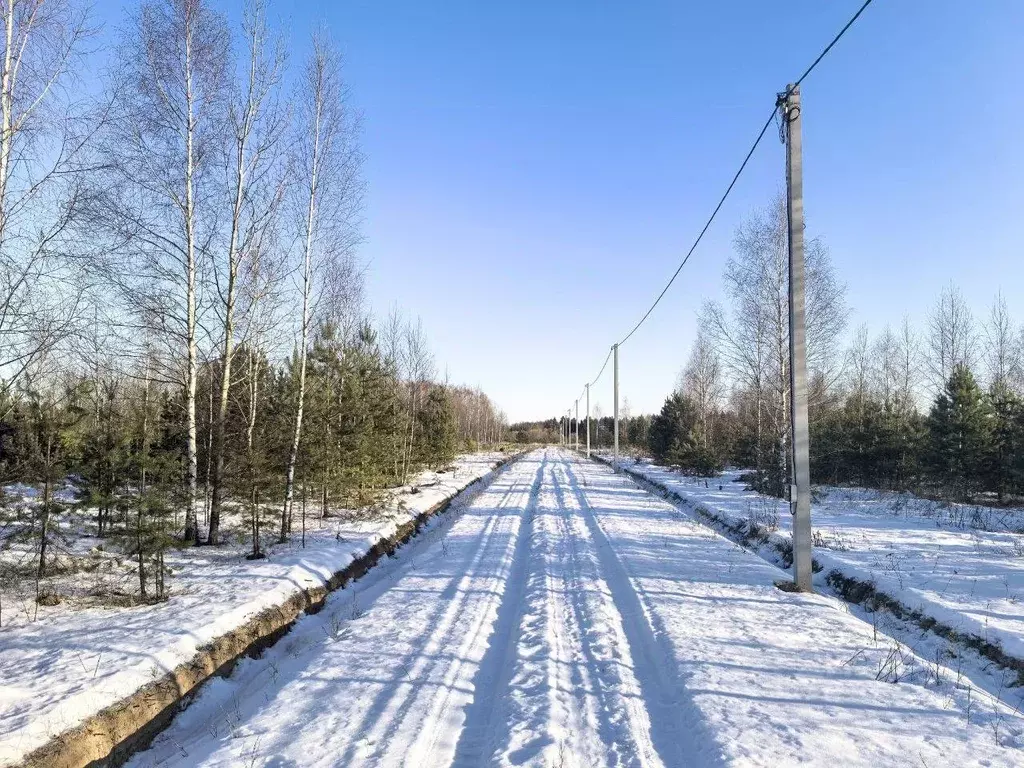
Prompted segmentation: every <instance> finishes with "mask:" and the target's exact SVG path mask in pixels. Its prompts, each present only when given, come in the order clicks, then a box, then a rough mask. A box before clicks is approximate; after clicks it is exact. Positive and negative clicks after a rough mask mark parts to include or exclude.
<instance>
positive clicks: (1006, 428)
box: [987, 382, 1024, 501]
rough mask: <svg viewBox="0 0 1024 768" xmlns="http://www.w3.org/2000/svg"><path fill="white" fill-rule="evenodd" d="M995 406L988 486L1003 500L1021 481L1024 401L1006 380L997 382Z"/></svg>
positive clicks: (991, 395)
mask: <svg viewBox="0 0 1024 768" xmlns="http://www.w3.org/2000/svg"><path fill="white" fill-rule="evenodd" d="M988 399H989V402H990V403H991V409H992V430H991V444H990V448H989V456H988V478H987V479H988V483H987V485H988V487H989V489H991V490H994V491H995V492H996V494H997V496H998V497H999V501H1003V500H1004V499H1005V498H1006V495H1007V494H1008V493H1012V492H1014V491H1016V490H1017V489H1018V488H1019V487H1020V484H1021V477H1022V470H1024V466H1022V463H1024V462H1022V459H1024V403H1022V401H1021V398H1020V396H1019V395H1017V394H1016V393H1015V392H1013V390H1011V389H1010V388H1009V387H1008V386H1007V385H1006V384H1005V383H1002V382H996V383H995V384H993V385H992V387H991V389H990V390H989V396H988Z"/></svg>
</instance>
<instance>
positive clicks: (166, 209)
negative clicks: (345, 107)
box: [93, 0, 230, 542]
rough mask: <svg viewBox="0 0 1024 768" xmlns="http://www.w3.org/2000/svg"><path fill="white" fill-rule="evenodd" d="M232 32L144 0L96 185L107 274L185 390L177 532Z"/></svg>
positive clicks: (197, 13) (129, 34)
mask: <svg viewBox="0 0 1024 768" xmlns="http://www.w3.org/2000/svg"><path fill="white" fill-rule="evenodd" d="M228 40H229V37H228V33H227V27H226V24H225V22H224V20H223V18H222V17H221V16H220V15H219V14H217V13H215V12H214V11H212V10H211V9H210V8H209V6H208V5H207V4H206V3H205V2H204V0H148V1H147V2H144V3H143V4H142V5H141V6H140V7H139V9H138V11H137V12H136V13H135V15H134V16H133V17H132V20H131V23H130V25H129V26H128V28H127V31H126V33H125V34H124V35H123V36H122V39H121V41H120V44H119V46H118V49H117V54H116V67H115V70H114V76H113V82H112V86H111V87H112V94H113V109H112V114H111V118H110V123H111V125H110V130H109V131H107V132H106V134H105V141H104V144H103V160H104V167H105V168H106V170H107V173H106V175H105V177H104V178H103V179H102V181H101V185H102V191H101V192H100V193H98V194H97V196H96V200H95V206H94V209H93V213H94V215H95V217H96V218H97V219H98V220H100V221H102V222H103V223H104V224H105V225H106V227H107V229H108V231H109V232H110V233H111V236H112V243H111V246H112V247H111V255H112V256H113V257H114V258H113V259H112V260H111V261H108V262H107V273H106V274H107V276H108V277H109V278H110V279H111V282H112V283H113V284H115V285H116V286H117V287H118V288H119V289H120V296H121V297H122V299H123V300H124V301H125V303H126V305H127V307H128V309H129V311H130V312H131V314H132V316H133V317H134V318H135V326H136V327H135V328H130V329H129V330H130V331H133V332H134V331H135V330H136V329H137V328H141V327H144V326H147V325H153V326H155V327H156V328H157V329H158V330H159V335H160V337H161V339H162V341H163V343H164V345H165V347H166V350H167V359H168V360H169V361H170V362H171V364H172V367H171V369H170V370H168V371H166V372H165V374H164V375H165V377H166V378H167V379H168V380H170V381H173V382H175V383H176V384H178V385H179V386H181V387H182V390H183V400H184V407H185V421H186V432H187V447H186V459H185V477H186V481H185V482H186V509H185V530H184V538H185V540H186V541H193V542H198V541H199V526H198V521H197V517H196V496H197V475H198V464H197V425H196V390H197V379H198V370H199V343H200V336H201V328H200V312H201V310H202V306H201V304H202V301H203V298H204V292H203V287H204V285H203V283H204V275H203V274H202V272H201V270H202V265H203V263H205V262H206V259H203V258H201V257H202V256H204V255H206V254H208V253H209V251H210V249H211V244H212V242H213V239H214V236H215V228H214V215H215V214H214V211H213V210H212V209H213V207H214V205H215V198H214V196H213V195H212V193H211V189H210V186H211V177H212V172H213V170H214V169H215V167H216V165H215V160H216V159H217V156H218V154H219V152H220V151H222V149H223V135H222V133H221V131H222V129H223V126H224V96H225V94H224V78H225V74H226V70H227V64H228V58H229V53H230V50H229V45H228V43H227V41H228Z"/></svg>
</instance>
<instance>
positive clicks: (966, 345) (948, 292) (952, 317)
mask: <svg viewBox="0 0 1024 768" xmlns="http://www.w3.org/2000/svg"><path fill="white" fill-rule="evenodd" d="M976 336H977V334H976V332H975V327H974V317H973V315H972V314H971V310H970V307H968V306H967V302H965V301H964V297H963V294H961V293H960V289H959V288H957V287H956V286H954V285H953V284H952V283H951V284H950V285H948V286H946V287H945V288H943V289H942V293H941V295H940V296H939V300H938V302H937V303H936V305H935V308H934V309H933V310H932V314H931V316H930V317H929V318H928V352H929V354H928V373H929V377H930V379H931V382H930V383H931V386H932V390H933V391H934V392H935V393H936V394H941V393H942V392H944V391H945V389H946V385H947V383H948V382H949V377H950V376H952V375H953V371H954V369H955V368H956V367H957V366H963V367H965V368H968V369H970V368H971V367H972V364H973V363H974V344H975V341H976Z"/></svg>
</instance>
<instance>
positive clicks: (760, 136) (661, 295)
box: [584, 0, 872, 390]
mask: <svg viewBox="0 0 1024 768" xmlns="http://www.w3.org/2000/svg"><path fill="white" fill-rule="evenodd" d="M871 2H872V0H864V3H863V4H862V5H861V6H860V8H858V9H857V12H856V13H855V14H853V16H851V17H850V20H849V21H847V22H846V24H845V25H843V28H842V29H840V30H839V32H838V33H837V34H836V36H835V37H833V38H832V41H831V42H830V43H829V44H828V45H826V46H825V48H824V49H823V50H822V52H821V53H819V54H818V57H817V58H816V59H815V60H814V61H812V62H811V65H810V66H809V67H807V69H805V70H804V72H803V74H802V75H800V77H799V78H798V79H797V81H796V82H795V83H793V84H792V85H790V86H789V87H787V88H786V90H785V92H784V93H782V94H779V98H778V100H777V102H776V105H775V106H774V107H773V108H772V111H771V114H769V115H768V119H767V120H765V123H764V125H763V126H761V130H760V132H759V133H758V134H757V138H756V139H754V143H753V144H752V145H751V147H750V149H749V150H748V151H747V154H746V156H745V157H744V158H743V162H742V163H740V167H739V169H738V170H737V171H736V173H735V174H734V175H733V177H732V180H731V181H730V182H729V186H728V187H726V189H725V193H724V194H723V195H722V197H721V198H719V200H718V204H717V205H716V206H715V209H714V210H713V211H712V212H711V216H710V217H709V218H708V220H707V221H706V222H705V223H704V227H703V228H702V229H701V231H700V233H699V234H698V235H697V239H696V240H694V241H693V245H691V246H690V250H688V251H687V252H686V255H685V256H684V257H683V260H682V261H681V262H680V263H679V266H678V267H676V271H675V272H673V273H672V277H670V278H669V281H668V282H667V283H666V284H665V287H664V288H662V289H661V293H659V294H658V296H657V297H656V298H655V299H654V303H653V304H651V306H650V307H649V308H648V309H647V311H646V312H645V313H644V315H643V317H641V318H640V321H639V322H638V323H637V324H636V325H634V326H633V328H632V329H631V330H630V332H629V333H627V334H626V335H625V336H624V337H623V338H622V340H621V341H620V342H619V343H618V345H616V346H622V345H623V344H625V343H626V342H627V341H629V339H630V338H631V337H632V336H633V334H634V333H636V332H637V331H638V330H639V329H640V326H642V325H643V324H644V322H646V320H647V318H648V317H650V316H651V313H652V312H653V311H654V309H655V308H656V307H657V306H658V304H659V303H660V302H661V300H662V299H663V298H664V297H665V294H666V293H668V289H669V288H671V287H672V283H674V282H675V280H676V278H677V277H679V273H680V272H682V270H683V267H684V266H686V262H687V261H689V260H690V256H692V255H693V252H694V251H695V250H696V249H697V246H698V245H700V242H701V240H702V239H703V238H704V235H705V234H706V233H707V231H708V229H709V228H710V227H711V225H712V223H714V221H715V217H716V216H718V212H719V211H720V210H721V209H722V206H723V205H724V204H725V201H726V198H728V197H729V194H730V193H731V192H732V189H733V187H735V186H736V182H737V181H738V180H739V178H740V175H741V174H742V173H743V171H744V170H745V169H746V167H747V163H749V162H750V158H751V157H752V156H753V154H754V151H755V150H756V149H757V147H758V145H759V144H760V143H761V139H763V138H764V135H765V133H767V131H768V126H770V125H771V124H772V121H773V120H774V119H775V115H776V113H777V112H778V109H779V104H780V103H782V102H783V101H784V100H785V97H788V96H789V95H790V94H791V93H792V91H793V90H794V89H796V88H797V87H798V86H799V85H800V84H801V83H802V82H803V81H804V80H805V79H806V78H807V76H808V75H809V74H811V72H813V71H814V68H815V67H817V66H818V64H820V63H821V60H822V59H824V58H825V56H827V55H828V53H829V51H831V50H832V48H833V47H834V46H835V44H836V43H838V42H839V40H840V39H841V38H842V37H843V35H845V34H846V32H847V30H849V29H850V27H852V26H853V24H854V22H856V21H857V19H858V18H860V15H861V14H862V13H864V11H865V9H867V7H868V6H869V5H871ZM613 350H614V347H612V349H609V350H608V355H607V357H605V359H604V363H602V364H601V370H600V371H598V373H597V376H595V377H594V379H593V381H591V382H590V386H594V384H596V383H597V381H598V380H599V379H600V378H601V374H603V373H604V369H605V368H606V367H607V366H608V361H609V360H610V359H611V356H612V351H613ZM585 389H586V387H584V390H585Z"/></svg>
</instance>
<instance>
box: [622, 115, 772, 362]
mask: <svg viewBox="0 0 1024 768" xmlns="http://www.w3.org/2000/svg"><path fill="white" fill-rule="evenodd" d="M776 110H778V107H772V113H771V114H770V115H768V119H767V120H765V123H764V125H763V126H761V132H760V133H759V134H757V138H756V139H754V143H753V145H751V147H750V150H749V151H748V152H747V156H746V157H744V158H743V162H742V163H740V167H739V170H738V171H736V174H735V175H734V176H733V177H732V181H730V182H729V186H728V187H726V190H725V194H724V195H722V197H721V199H720V200H719V201H718V205H716V206H715V210H713V211H712V212H711V217H710V218H709V219H708V220H707V221H706V222H705V224H704V228H703V229H702V230H701V231H700V234H699V235H697V239H696V240H694V241H693V245H691V246H690V250H689V251H687V252H686V256H685V257H684V258H683V260H682V261H681V262H680V263H679V266H678V267H676V271H675V272H673V273H672V277H671V278H669V281H668V283H666V284H665V287H664V288H662V289H661V293H659V294H658V298H656V299H655V300H654V303H653V304H651V306H650V309H648V310H647V311H646V312H644V316H643V317H641V318H640V322H639V323H637V324H636V325H634V326H633V330H631V331H630V332H629V333H627V334H626V336H625V337H624V338H623V339H622V341H620V342H619V345H620V346H621V345H622V344H625V343H626V342H627V341H629V337H630V336H632V335H633V334H634V333H636V332H637V330H638V329H639V328H640V326H641V325H643V324H644V321H645V320H647V318H648V317H650V316H651V312H653V311H654V308H655V307H656V306H658V303H659V302H660V301H661V300H662V298H663V297H664V296H665V294H666V293H668V289H669V288H671V287H672V283H674V282H675V281H676V278H677V277H679V273H680V272H682V271H683V267H685V266H686V262H687V261H689V260H690V256H692V255H693V252H694V251H695V250H697V246H698V245H700V241H701V240H702V239H703V238H704V233H705V232H707V231H708V229H709V228H710V227H711V224H712V222H713V221H714V220H715V217H716V216H717V215H718V212H719V211H720V210H721V209H722V205H723V204H724V203H725V199H726V198H727V197H728V196H729V193H730V192H732V188H733V187H734V186H736V182H737V180H738V179H739V177H740V174H741V173H743V170H744V169H745V168H746V167H747V163H748V162H750V158H751V156H752V155H753V154H754V150H755V149H757V145H758V144H760V143H761V139H763V138H764V135H765V133H767V131H768V126H769V125H771V124H772V120H774V119H775V112H776Z"/></svg>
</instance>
